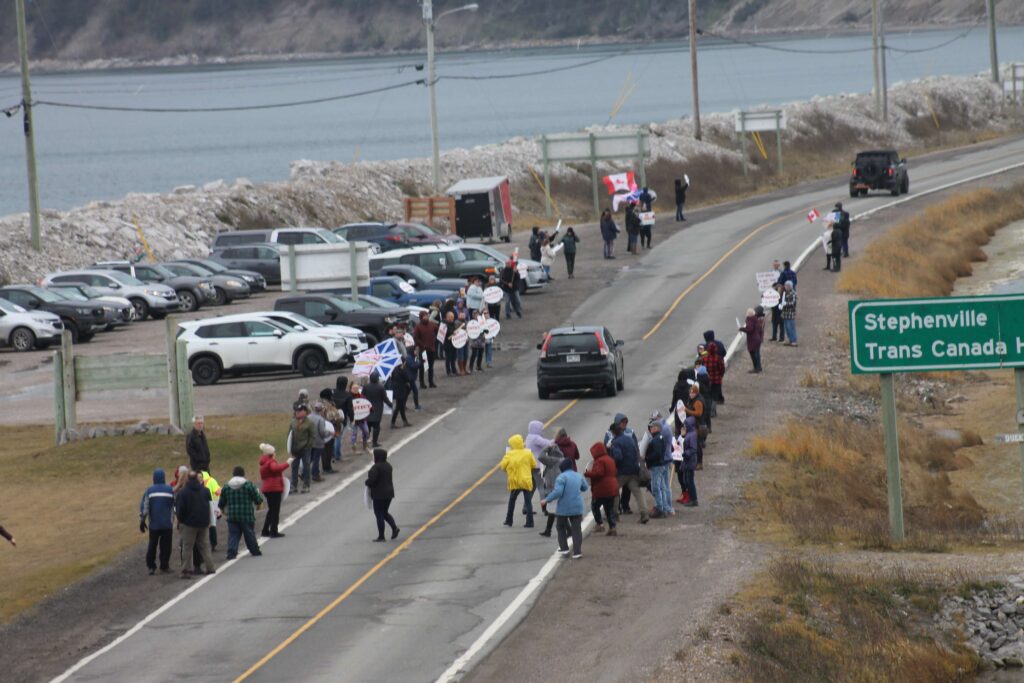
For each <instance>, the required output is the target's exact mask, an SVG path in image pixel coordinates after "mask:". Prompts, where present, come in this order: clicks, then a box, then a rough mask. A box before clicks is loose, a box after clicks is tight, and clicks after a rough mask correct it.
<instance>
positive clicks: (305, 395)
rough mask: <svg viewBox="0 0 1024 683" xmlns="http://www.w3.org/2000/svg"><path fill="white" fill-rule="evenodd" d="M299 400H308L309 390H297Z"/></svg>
mask: <svg viewBox="0 0 1024 683" xmlns="http://www.w3.org/2000/svg"><path fill="white" fill-rule="evenodd" d="M299 398H309V389H299Z"/></svg>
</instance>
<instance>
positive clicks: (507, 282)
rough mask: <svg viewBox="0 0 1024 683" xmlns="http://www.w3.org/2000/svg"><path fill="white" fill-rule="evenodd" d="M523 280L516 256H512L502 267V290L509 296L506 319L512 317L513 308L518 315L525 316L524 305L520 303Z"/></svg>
mask: <svg viewBox="0 0 1024 683" xmlns="http://www.w3.org/2000/svg"><path fill="white" fill-rule="evenodd" d="M538 260H539V259H538ZM521 280H522V276H521V275H520V274H519V268H518V265H517V264H516V260H515V258H510V259H509V260H508V261H506V262H505V267H504V268H502V269H501V290H502V291H503V292H505V296H506V297H507V298H506V299H505V320H509V319H511V318H512V310H513V309H515V312H516V316H517V317H519V318H522V317H523V307H522V305H521V304H520V303H519V283H520V281H521Z"/></svg>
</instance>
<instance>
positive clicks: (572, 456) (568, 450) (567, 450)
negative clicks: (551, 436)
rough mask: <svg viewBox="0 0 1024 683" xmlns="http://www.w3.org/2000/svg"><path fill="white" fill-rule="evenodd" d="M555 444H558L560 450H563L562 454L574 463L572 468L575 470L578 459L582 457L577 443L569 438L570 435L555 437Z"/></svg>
mask: <svg viewBox="0 0 1024 683" xmlns="http://www.w3.org/2000/svg"><path fill="white" fill-rule="evenodd" d="M555 445H556V446H558V450H560V451H562V455H564V456H565V457H566V458H568V459H569V461H570V462H571V463H572V468H573V469H574V470H575V469H577V467H576V461H577V460H579V459H580V449H579V447H578V446H577V445H576V443H575V442H574V441H573V440H572V439H570V438H569V435H568V434H566V435H565V436H560V437H556V438H555Z"/></svg>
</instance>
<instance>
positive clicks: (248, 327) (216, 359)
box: [178, 313, 348, 385]
mask: <svg viewBox="0 0 1024 683" xmlns="http://www.w3.org/2000/svg"><path fill="white" fill-rule="evenodd" d="M180 328H181V329H180V331H179V333H178V338H179V339H184V340H185V342H186V345H187V349H188V367H189V370H191V372H192V379H193V380H194V381H195V383H196V384H202V385H206V384H215V383H216V382H217V381H219V380H220V378H221V377H222V376H223V375H224V374H235V375H238V374H245V373H253V372H266V371H281V370H292V371H296V372H301V373H302V374H303V376H305V377H310V376H313V375H320V374H323V372H324V371H325V370H327V368H329V367H332V366H338V365H340V364H341V363H342V362H343V361H344V360H345V358H347V356H348V344H347V343H346V342H345V340H344V339H334V340H331V339H324V338H323V337H321V336H318V335H316V334H314V333H312V332H298V331H292V330H291V329H289V328H287V327H284V326H282V325H279V324H278V323H275V322H273V321H270V320H267V319H266V318H264V317H262V316H260V315H259V314H255V315H254V314H252V313H239V314H237V315H225V316H221V317H217V318H208V319H206V320H195V321H191V322H186V323H182V324H181V325H180Z"/></svg>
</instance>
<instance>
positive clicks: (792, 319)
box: [782, 282, 797, 346]
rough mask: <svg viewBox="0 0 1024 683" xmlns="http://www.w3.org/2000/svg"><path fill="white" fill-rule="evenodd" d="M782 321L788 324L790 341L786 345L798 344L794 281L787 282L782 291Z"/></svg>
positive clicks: (787, 329) (787, 330) (787, 332)
mask: <svg viewBox="0 0 1024 683" xmlns="http://www.w3.org/2000/svg"><path fill="white" fill-rule="evenodd" d="M782 322H783V324H784V325H785V326H786V336H787V337H788V338H789V341H788V342H786V346H796V345H797V341H796V289H795V288H794V286H793V283H792V282H786V284H785V285H784V286H783V292H782Z"/></svg>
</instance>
